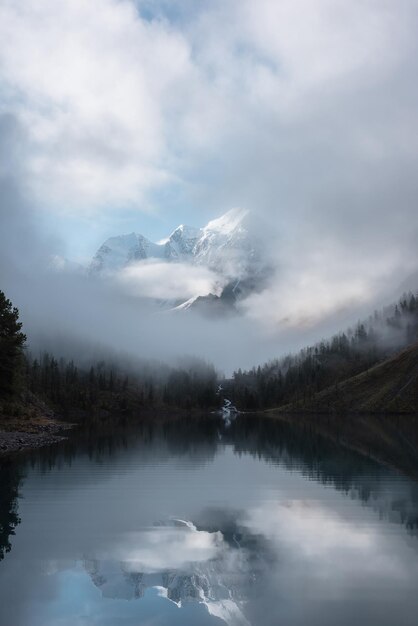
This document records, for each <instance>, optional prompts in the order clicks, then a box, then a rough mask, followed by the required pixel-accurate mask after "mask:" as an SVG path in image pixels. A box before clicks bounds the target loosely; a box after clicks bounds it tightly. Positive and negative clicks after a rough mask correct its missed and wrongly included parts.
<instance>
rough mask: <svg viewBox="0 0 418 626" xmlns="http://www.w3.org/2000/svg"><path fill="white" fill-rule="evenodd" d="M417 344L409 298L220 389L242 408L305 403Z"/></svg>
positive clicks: (414, 308)
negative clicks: (327, 388) (324, 390)
mask: <svg viewBox="0 0 418 626" xmlns="http://www.w3.org/2000/svg"><path fill="white" fill-rule="evenodd" d="M417 339H418V293H417V294H414V293H408V294H405V295H404V296H403V297H402V298H401V299H400V300H399V302H398V303H396V304H394V305H391V306H389V307H386V308H385V309H383V310H382V311H380V312H378V311H375V313H374V314H373V315H372V316H370V317H369V318H368V319H367V320H365V321H362V322H358V324H357V325H356V326H355V327H354V328H350V329H348V330H347V331H345V332H341V333H338V334H336V335H334V336H333V337H331V339H329V340H327V341H325V340H324V341H321V342H319V343H317V344H315V345H314V346H310V347H308V348H305V349H303V350H301V351H300V352H299V353H298V354H296V355H288V356H285V357H283V358H281V359H275V360H273V361H270V362H268V363H266V364H264V365H262V366H258V367H253V368H252V369H250V370H248V371H242V370H241V369H239V370H238V371H236V372H234V374H233V378H232V380H229V381H226V382H225V383H224V387H225V389H226V393H227V394H229V397H230V398H231V399H232V400H233V402H234V403H235V404H236V405H237V407H238V408H241V409H247V410H257V409H265V408H271V407H278V406H282V405H286V404H288V403H291V402H295V401H302V402H307V401H309V400H310V399H312V398H313V396H314V395H315V394H316V393H317V392H319V391H321V390H322V389H325V388H326V387H329V386H331V385H338V383H339V382H341V381H343V380H345V379H347V378H349V377H351V376H355V375H356V374H359V373H360V372H363V371H365V370H367V369H369V368H370V367H372V366H373V365H376V364H377V363H379V362H380V361H382V360H384V359H385V358H387V357H388V356H390V355H391V354H393V353H394V352H395V351H397V350H399V349H401V348H403V347H406V346H408V345H410V344H412V343H413V342H415V341H417Z"/></svg>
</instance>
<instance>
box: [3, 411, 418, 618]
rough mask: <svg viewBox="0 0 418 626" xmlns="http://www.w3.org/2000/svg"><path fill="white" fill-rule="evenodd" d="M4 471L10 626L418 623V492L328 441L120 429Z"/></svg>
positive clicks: (261, 428) (171, 428)
mask: <svg viewBox="0 0 418 626" xmlns="http://www.w3.org/2000/svg"><path fill="white" fill-rule="evenodd" d="M405 445H407V443H406V444H405ZM0 468H1V469H0V480H1V492H0V493H1V503H0V542H1V544H0V557H2V559H1V561H0V624H1V626H99V625H100V626H134V625H135V626H137V625H139V624H143V625H149V626H151V625H152V626H165V625H176V626H177V625H178V626H206V625H208V626H209V625H214V626H215V625H222V624H228V625H230V626H235V625H236V626H238V625H252V626H273V625H274V626H277V625H284V626H302V625H303V626H352V625H353V624H358V625H360V626H363V625H367V626H374V625H376V626H377V625H379V626H384V625H387V626H409V625H411V626H416V624H417V623H418V483H417V482H416V481H415V480H414V478H413V477H411V478H408V477H407V476H406V475H405V474H402V473H400V472H398V471H397V470H396V469H394V468H393V469H391V468H390V467H389V465H386V464H383V463H381V462H379V461H377V460H372V459H371V458H369V457H368V456H367V454H361V453H359V452H354V451H352V450H349V449H347V448H346V447H344V446H343V445H341V444H340V443H339V442H338V440H336V439H331V438H328V437H325V436H322V435H319V434H317V433H316V432H315V431H314V430H313V429H310V428H307V427H304V426H301V425H291V424H288V423H285V422H280V421H275V420H271V419H265V418H262V417H257V416H254V417H247V416H239V417H238V418H237V419H236V420H235V421H234V422H232V423H231V424H230V425H226V424H224V423H223V422H222V420H220V419H218V418H217V417H216V416H213V415H208V416H207V417H205V418H202V419H199V420H198V419H188V420H186V419H171V420H167V421H165V420H163V419H158V420H154V421H151V420H149V421H144V422H142V423H119V424H116V425H114V426H110V425H103V426H102V427H101V428H100V429H97V426H96V427H94V428H93V427H92V428H91V429H90V430H89V429H85V430H81V431H79V432H73V433H72V434H71V435H70V438H69V440H68V441H66V442H63V443H60V444H58V445H56V446H52V447H50V448H45V449H41V450H38V451H36V452H32V453H30V454H27V455H25V456H15V457H14V458H12V459H8V460H7V459H1V460H0Z"/></svg>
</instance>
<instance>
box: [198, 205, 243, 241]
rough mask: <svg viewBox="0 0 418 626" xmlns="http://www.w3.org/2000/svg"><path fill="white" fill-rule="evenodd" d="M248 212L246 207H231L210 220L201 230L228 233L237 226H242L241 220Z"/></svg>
mask: <svg viewBox="0 0 418 626" xmlns="http://www.w3.org/2000/svg"><path fill="white" fill-rule="evenodd" d="M249 214H250V212H249V211H248V210H247V209H240V208H235V209H231V210H230V211H228V212H227V213H225V214H224V215H222V216H221V217H218V218H217V219H214V220H211V221H210V222H209V223H208V224H207V225H206V226H205V228H204V229H203V230H204V231H205V232H207V231H213V232H218V233H223V234H224V235H227V234H230V233H232V232H233V231H234V230H236V229H237V228H238V227H242V226H243V222H244V221H245V218H247V217H248V216H249Z"/></svg>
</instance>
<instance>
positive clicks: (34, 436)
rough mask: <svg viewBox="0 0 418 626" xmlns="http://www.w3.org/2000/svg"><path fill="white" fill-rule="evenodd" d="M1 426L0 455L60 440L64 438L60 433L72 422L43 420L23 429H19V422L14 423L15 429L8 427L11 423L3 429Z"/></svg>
mask: <svg viewBox="0 0 418 626" xmlns="http://www.w3.org/2000/svg"><path fill="white" fill-rule="evenodd" d="M3 426H4V424H1V423H0V455H4V454H9V453H11V452H23V451H24V450H31V449H34V448H40V447H42V446H48V445H50V444H53V443H57V442H59V441H62V440H63V439H66V437H65V435H63V434H62V433H63V432H64V431H66V430H69V429H70V428H72V427H73V424H66V423H63V422H57V421H52V420H48V421H46V420H43V421H42V422H40V423H37V422H32V423H30V424H29V425H28V426H26V425H25V429H24V430H23V429H22V430H21V429H20V428H21V425H20V424H18V425H16V426H17V428H16V429H14V428H13V429H10V426H11V424H7V429H3Z"/></svg>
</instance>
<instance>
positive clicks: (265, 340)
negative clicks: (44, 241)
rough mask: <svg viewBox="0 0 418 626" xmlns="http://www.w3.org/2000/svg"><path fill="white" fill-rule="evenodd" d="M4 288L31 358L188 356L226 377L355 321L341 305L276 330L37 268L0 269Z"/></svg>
mask: <svg viewBox="0 0 418 626" xmlns="http://www.w3.org/2000/svg"><path fill="white" fill-rule="evenodd" d="M8 269H9V270H10V269H11V268H10V266H9V268H8ZM1 287H2V289H4V290H5V292H6V294H7V295H8V297H10V298H11V299H12V301H13V303H14V304H15V305H16V306H18V308H19V310H20V315H21V320H22V322H23V324H24V329H25V332H26V333H27V336H28V347H29V350H30V351H31V353H32V354H33V355H34V356H36V355H38V354H39V353H41V352H43V351H45V350H46V351H48V352H50V353H51V354H54V355H55V356H56V357H60V356H63V357H66V358H69V359H74V360H75V361H76V362H78V363H82V362H86V363H87V362H88V361H93V360H97V359H100V358H109V357H110V358H112V359H113V360H115V359H117V360H119V361H120V360H126V361H127V360H128V359H129V358H130V359H134V360H138V359H139V360H143V359H146V360H154V361H155V360H159V361H164V362H167V363H169V364H176V363H177V361H178V359H179V357H181V356H186V355H187V356H189V357H199V358H204V359H206V360H209V361H210V362H212V363H213V364H214V365H215V367H216V368H217V369H218V370H219V371H220V372H222V373H224V374H226V375H227V376H228V375H229V374H230V373H231V372H232V371H233V370H234V369H238V368H249V367H251V366H253V365H256V364H258V363H262V362H264V361H266V360H269V359H272V358H276V357H279V356H282V355H284V354H286V353H288V352H292V351H296V350H298V349H300V348H302V347H304V346H306V345H308V344H311V343H313V342H315V341H317V340H320V339H321V338H323V337H328V336H329V335H331V334H332V333H334V332H337V331H339V330H341V329H344V328H345V327H346V326H347V324H349V323H351V322H355V321H356V319H357V317H353V311H352V310H347V309H345V308H343V309H341V310H337V311H334V312H333V315H328V316H326V317H324V318H323V319H321V318H319V319H318V320H317V321H316V323H315V324H313V325H310V324H299V325H298V324H293V325H289V324H286V323H285V322H283V324H282V325H278V326H277V328H276V329H275V330H274V331H273V330H272V327H271V324H265V325H263V324H262V322H261V321H260V320H255V319H252V318H251V317H250V316H248V315H245V314H243V315H241V316H234V317H226V318H215V319H210V318H206V317H202V316H199V315H198V314H197V313H193V312H191V311H187V312H177V313H173V312H170V311H164V310H161V309H160V310H159V309H158V308H156V306H155V305H152V304H150V302H149V301H146V300H143V299H141V298H138V297H134V296H129V295H127V294H126V293H124V292H123V291H122V290H121V289H120V288H118V286H117V285H115V284H113V283H106V282H101V281H95V280H93V279H91V278H89V277H88V276H83V275H72V274H68V273H64V274H60V273H56V272H53V271H46V270H41V269H39V267H38V268H35V270H34V271H31V270H30V269H29V268H26V271H25V270H24V269H22V268H20V269H19V270H16V268H15V271H14V272H13V271H12V272H10V273H9V271H6V272H5V271H4V268H3V266H2V271H1ZM367 304H368V303H367ZM356 312H357V314H358V317H362V316H365V315H366V314H368V313H369V312H371V311H370V308H369V307H368V306H367V305H366V303H364V304H363V306H362V307H357V311H356ZM268 314H269V312H268V311H266V315H268Z"/></svg>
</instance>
